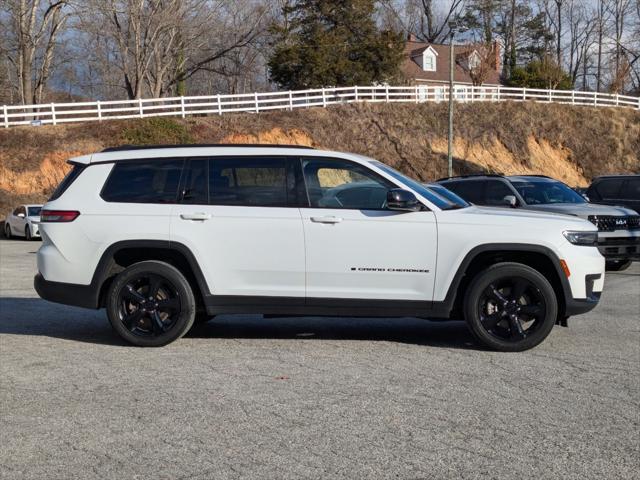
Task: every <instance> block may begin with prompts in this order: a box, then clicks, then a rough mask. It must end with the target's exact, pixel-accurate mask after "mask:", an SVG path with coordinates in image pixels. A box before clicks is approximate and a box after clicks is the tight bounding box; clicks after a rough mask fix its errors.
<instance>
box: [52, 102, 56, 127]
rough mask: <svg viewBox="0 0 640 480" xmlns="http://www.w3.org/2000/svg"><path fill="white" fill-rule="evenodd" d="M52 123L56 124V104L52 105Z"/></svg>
mask: <svg viewBox="0 0 640 480" xmlns="http://www.w3.org/2000/svg"><path fill="white" fill-rule="evenodd" d="M51 123H53V124H54V125H55V124H56V105H55V103H52V104H51Z"/></svg>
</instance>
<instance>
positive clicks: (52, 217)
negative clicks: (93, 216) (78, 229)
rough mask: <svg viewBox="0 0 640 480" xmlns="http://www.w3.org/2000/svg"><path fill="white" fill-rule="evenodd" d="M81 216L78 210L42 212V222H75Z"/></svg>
mask: <svg viewBox="0 0 640 480" xmlns="http://www.w3.org/2000/svg"><path fill="white" fill-rule="evenodd" d="M79 215H80V212H78V211H77V210H42V211H41V212H40V222H41V223H46V222H49V223H53V222H73V221H74V220H75V219H76V218H78V216H79Z"/></svg>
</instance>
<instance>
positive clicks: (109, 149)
mask: <svg viewBox="0 0 640 480" xmlns="http://www.w3.org/2000/svg"><path fill="white" fill-rule="evenodd" d="M198 147H224V148H227V147H233V148H237V147H245V148H246V147H255V148H304V149H306V150H314V148H313V147H309V146H307V145H277V144H262V143H190V144H182V145H120V146H118V147H107V148H105V149H104V150H102V152H101V153H107V152H124V151H127V150H151V149H158V148H198Z"/></svg>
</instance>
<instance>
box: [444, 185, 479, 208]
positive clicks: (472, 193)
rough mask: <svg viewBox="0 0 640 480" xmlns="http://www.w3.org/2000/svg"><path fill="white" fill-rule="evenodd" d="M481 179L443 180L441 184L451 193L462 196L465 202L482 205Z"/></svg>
mask: <svg viewBox="0 0 640 480" xmlns="http://www.w3.org/2000/svg"><path fill="white" fill-rule="evenodd" d="M485 183H486V182H485V181H483V180H461V181H453V182H443V185H444V186H445V187H447V188H448V189H449V190H451V191H452V192H453V193H455V194H457V195H459V196H460V197H462V198H464V199H465V200H466V201H467V202H471V203H475V204H476V205H484V204H485V201H484V186H485Z"/></svg>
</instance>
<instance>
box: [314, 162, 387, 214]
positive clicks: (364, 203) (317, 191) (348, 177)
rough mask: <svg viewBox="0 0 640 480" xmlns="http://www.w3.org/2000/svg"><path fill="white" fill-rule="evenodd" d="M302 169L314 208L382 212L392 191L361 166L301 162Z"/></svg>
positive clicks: (385, 181)
mask: <svg viewBox="0 0 640 480" xmlns="http://www.w3.org/2000/svg"><path fill="white" fill-rule="evenodd" d="M302 170H303V173H304V180H305V183H306V185H307V193H308V196H309V203H310V205H311V207H313V208H342V209H352V210H381V209H384V208H385V204H386V201H387V192H388V191H389V190H390V189H391V188H394V185H393V184H392V183H391V182H389V181H388V180H386V179H384V178H382V177H381V176H379V175H377V174H375V173H374V172H372V171H371V170H369V169H367V168H365V167H363V166H362V165H359V164H357V163H351V162H347V161H342V160H331V159H322V158H320V159H315V158H314V159H304V160H303V161H302Z"/></svg>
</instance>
